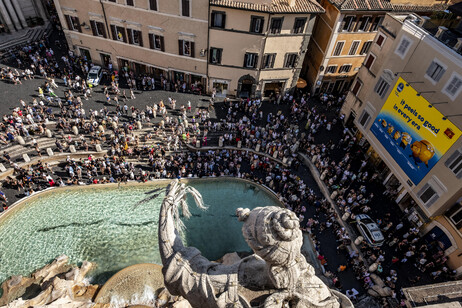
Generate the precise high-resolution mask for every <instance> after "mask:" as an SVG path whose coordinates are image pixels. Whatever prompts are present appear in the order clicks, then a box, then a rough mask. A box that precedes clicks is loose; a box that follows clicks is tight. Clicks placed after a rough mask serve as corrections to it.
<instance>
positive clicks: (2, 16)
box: [0, 0, 47, 33]
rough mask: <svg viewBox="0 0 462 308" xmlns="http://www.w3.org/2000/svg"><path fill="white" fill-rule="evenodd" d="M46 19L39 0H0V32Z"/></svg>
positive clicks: (24, 27) (14, 30) (14, 29)
mask: <svg viewBox="0 0 462 308" xmlns="http://www.w3.org/2000/svg"><path fill="white" fill-rule="evenodd" d="M45 20H47V15H46V11H45V8H44V5H43V3H42V1H41V0H0V33H12V32H16V31H19V30H22V29H26V28H27V27H30V26H34V25H35V24H37V23H43V22H44V21H45Z"/></svg>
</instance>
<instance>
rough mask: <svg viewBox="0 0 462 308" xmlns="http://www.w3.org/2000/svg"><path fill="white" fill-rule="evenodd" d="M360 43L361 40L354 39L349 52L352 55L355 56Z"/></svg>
mask: <svg viewBox="0 0 462 308" xmlns="http://www.w3.org/2000/svg"><path fill="white" fill-rule="evenodd" d="M359 44H361V41H353V43H351V47H350V51H349V52H348V54H349V55H350V56H354V55H355V54H356V52H357V51H358V47H359Z"/></svg>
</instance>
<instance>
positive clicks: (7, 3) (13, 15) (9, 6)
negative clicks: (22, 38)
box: [3, 0, 22, 30]
mask: <svg viewBox="0 0 462 308" xmlns="http://www.w3.org/2000/svg"><path fill="white" fill-rule="evenodd" d="M3 1H4V2H5V6H6V8H7V9H8V12H10V16H11V19H12V20H13V23H14V26H15V27H16V30H21V29H22V26H21V23H20V22H19V19H18V16H16V12H15V11H14V8H13V5H12V4H11V0H3Z"/></svg>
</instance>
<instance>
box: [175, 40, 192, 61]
mask: <svg viewBox="0 0 462 308" xmlns="http://www.w3.org/2000/svg"><path fill="white" fill-rule="evenodd" d="M178 54H179V55H181V56H188V57H191V58H194V42H190V41H184V40H178Z"/></svg>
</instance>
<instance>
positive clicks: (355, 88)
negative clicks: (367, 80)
mask: <svg viewBox="0 0 462 308" xmlns="http://www.w3.org/2000/svg"><path fill="white" fill-rule="evenodd" d="M362 86H363V83H362V82H361V80H359V78H358V79H356V82H355V85H354V86H353V88H352V89H351V92H352V93H353V94H354V95H355V96H358V93H359V90H361V87H362Z"/></svg>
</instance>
